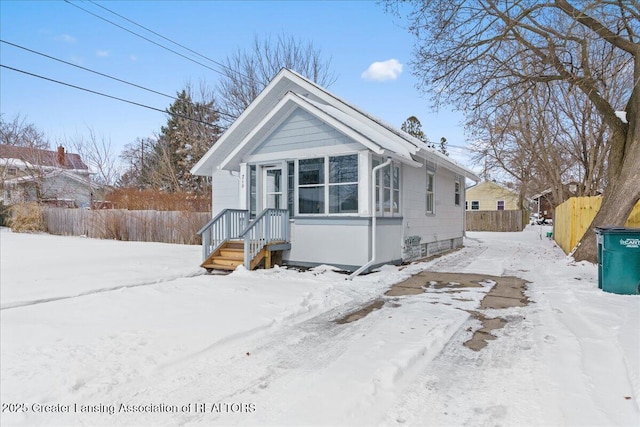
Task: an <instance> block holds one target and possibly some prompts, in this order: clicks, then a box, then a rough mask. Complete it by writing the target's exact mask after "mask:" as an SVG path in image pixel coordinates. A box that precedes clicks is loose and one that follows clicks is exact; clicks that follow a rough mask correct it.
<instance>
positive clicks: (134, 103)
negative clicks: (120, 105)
mask: <svg viewBox="0 0 640 427" xmlns="http://www.w3.org/2000/svg"><path fill="white" fill-rule="evenodd" d="M0 67H2V68H6V69H9V70H12V71H16V72H18V73H22V74H26V75H29V76H32V77H37V78H39V79H43V80H47V81H50V82H53V83H58V84H61V85H63V86H69V87H72V88H74V89H78V90H83V91H85V92H89V93H93V94H95V95H100V96H104V97H107V98H111V99H115V100H117V101H122V102H126V103H128V104H132V105H137V106H138V107H143V108H147V109H149V110H154V111H159V112H161V113H164V114H169V115H172V116H176V117H180V118H183V119H187V120H191V121H193V122H196V123H200V124H203V125H206V126H213V127H218V125H213V124H211V123H207V122H203V121H202V120H198V119H194V118H192V117H187V116H183V115H182V114H176V113H169V112H167V111H165V110H161V109H159V108H156V107H151V106H149V105H145V104H140V103H139V102H135V101H130V100H128V99H124V98H119V97H117V96H113V95H108V94H106V93H102V92H98V91H95V90H91V89H87V88H84V87H80V86H76V85H72V84H71V83H66V82H61V81H60V80H55V79H51V78H49V77H45V76H41V75H39V74H34V73H30V72H28V71H24V70H20V69H18V68H13V67H9V66H8V65H4V64H0Z"/></svg>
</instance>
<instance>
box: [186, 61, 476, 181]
mask: <svg viewBox="0 0 640 427" xmlns="http://www.w3.org/2000/svg"><path fill="white" fill-rule="evenodd" d="M293 107H295V108H303V109H304V110H306V111H307V112H309V113H310V114H312V115H314V116H316V117H318V118H319V119H321V120H322V121H324V122H326V123H328V124H330V125H331V126H334V127H335V128H336V129H338V130H340V131H341V132H343V133H345V134H346V135H347V136H349V137H351V138H352V139H354V140H356V141H357V142H359V143H361V144H363V145H364V146H366V147H367V148H369V149H370V150H372V151H374V152H376V153H379V154H383V155H389V156H391V157H393V158H396V159H398V160H400V161H403V162H405V163H407V164H411V165H412V166H418V163H417V162H416V157H421V158H428V159H429V160H431V161H433V162H435V163H438V164H441V165H444V166H445V167H447V168H449V169H452V170H454V171H455V172H456V173H459V174H461V175H464V176H466V177H468V178H471V179H473V180H475V181H478V180H479V178H478V177H477V176H476V175H475V174H474V173H473V172H472V171H470V170H468V169H466V168H464V167H463V166H461V165H459V164H457V163H456V162H455V161H453V160H451V159H450V158H448V157H447V156H445V155H443V154H442V153H439V152H437V151H436V150H435V149H433V148H430V147H429V146H428V145H427V144H425V143H423V142H422V141H420V140H419V139H417V138H414V137H412V136H411V135H409V134H407V133H405V132H403V131H401V130H399V129H397V128H394V127H393V126H391V125H389V124H386V123H384V122H383V121H381V120H379V119H376V118H374V117H373V116H371V115H369V114H367V113H365V112H363V111H362V110H360V109H358V108H357V107H355V106H353V105H351V104H348V103H347V102H345V101H343V100H342V99H340V98H338V97H337V96H335V95H333V94H332V93H330V92H328V91H327V90H325V89H324V88H322V87H320V86H318V85H317V84H315V83H313V82H312V81H310V80H308V79H306V78H304V77H303V76H301V75H300V74H297V73H295V72H293V71H291V70H288V69H282V70H280V72H279V73H278V74H277V75H276V76H275V77H274V78H273V80H272V81H271V82H270V83H269V84H268V85H267V87H265V89H264V90H263V91H262V92H261V93H260V94H259V95H258V96H257V97H256V99H255V100H254V101H253V102H252V103H251V104H250V105H249V107H247V109H246V110H245V111H244V112H243V113H242V114H241V115H240V117H238V119H237V120H236V121H235V122H233V124H232V125H231V126H230V127H229V129H227V131H226V132H225V133H224V134H223V135H222V136H221V137H220V139H219V140H218V141H217V142H216V143H215V145H214V146H213V147H212V148H211V149H209V151H208V152H207V153H206V154H205V155H204V156H203V157H202V159H200V161H199V162H198V163H196V165H195V166H194V167H193V168H192V169H191V173H193V174H195V175H203V176H210V175H211V173H212V171H213V170H214V169H219V168H224V167H225V166H231V165H235V163H237V162H238V159H239V156H241V154H242V153H244V152H245V150H247V149H250V148H251V146H252V145H253V144H255V143H259V142H260V141H261V140H262V139H263V138H264V137H266V136H267V133H268V132H269V131H271V130H272V129H274V126H275V125H276V124H277V123H278V121H280V122H281V121H282V120H283V117H286V115H287V114H290V113H291V112H292V111H293V109H294V108H293ZM278 115H279V116H278Z"/></svg>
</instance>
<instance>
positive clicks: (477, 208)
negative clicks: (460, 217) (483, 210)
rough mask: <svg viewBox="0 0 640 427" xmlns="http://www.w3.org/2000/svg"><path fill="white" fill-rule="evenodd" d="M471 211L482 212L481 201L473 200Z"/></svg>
mask: <svg viewBox="0 0 640 427" xmlns="http://www.w3.org/2000/svg"><path fill="white" fill-rule="evenodd" d="M474 203H475V209H474ZM471 210H472V211H479V210H480V201H479V200H472V201H471Z"/></svg>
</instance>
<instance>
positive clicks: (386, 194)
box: [384, 188, 391, 212]
mask: <svg viewBox="0 0 640 427" xmlns="http://www.w3.org/2000/svg"><path fill="white" fill-rule="evenodd" d="M384 211H385V212H391V190H390V189H388V188H385V189H384Z"/></svg>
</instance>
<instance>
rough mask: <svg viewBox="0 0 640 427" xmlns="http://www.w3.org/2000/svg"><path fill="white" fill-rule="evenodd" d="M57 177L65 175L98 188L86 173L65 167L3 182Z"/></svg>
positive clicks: (10, 182) (19, 182) (17, 183)
mask: <svg viewBox="0 0 640 427" xmlns="http://www.w3.org/2000/svg"><path fill="white" fill-rule="evenodd" d="M58 177H65V178H68V179H70V180H72V181H75V182H77V183H79V184H83V185H87V186H90V187H91V188H98V187H97V186H96V185H95V184H93V183H92V182H91V180H90V179H89V177H88V175H87V176H82V175H78V174H76V173H73V171H70V170H65V169H58V170H56V171H50V172H46V173H44V174H42V175H41V176H37V175H25V176H20V177H17V178H12V179H7V180H5V181H4V184H16V185H19V184H22V183H26V182H34V181H44V180H47V179H51V178H58Z"/></svg>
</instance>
